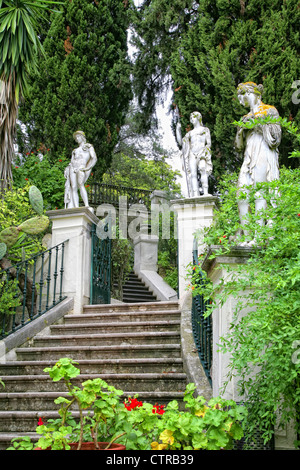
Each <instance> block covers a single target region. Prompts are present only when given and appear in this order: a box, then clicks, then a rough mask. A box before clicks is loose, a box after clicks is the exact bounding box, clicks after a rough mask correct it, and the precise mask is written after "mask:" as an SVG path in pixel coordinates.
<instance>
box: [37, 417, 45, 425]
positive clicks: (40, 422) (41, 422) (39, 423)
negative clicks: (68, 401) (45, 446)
mask: <svg viewBox="0 0 300 470" xmlns="http://www.w3.org/2000/svg"><path fill="white" fill-rule="evenodd" d="M43 424H44V423H43V420H42V418H41V417H39V421H38V426H42V425H43Z"/></svg>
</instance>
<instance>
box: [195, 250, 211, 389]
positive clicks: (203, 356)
mask: <svg viewBox="0 0 300 470" xmlns="http://www.w3.org/2000/svg"><path fill="white" fill-rule="evenodd" d="M193 264H198V250H194V251H193ZM197 282H198V283H199V285H201V284H202V283H203V282H205V281H204V279H203V277H202V276H201V273H200V274H199V278H198V280H197ZM206 309H207V301H205V300H204V298H203V296H202V295H196V296H195V297H193V302H192V330H193V336H194V341H195V345H196V348H197V351H198V354H199V358H200V361H201V364H202V366H203V369H204V372H205V374H206V376H207V379H208V381H209V383H210V384H211V385H212V377H211V367H212V333H213V330H212V318H211V315H209V316H207V317H205V312H206Z"/></svg>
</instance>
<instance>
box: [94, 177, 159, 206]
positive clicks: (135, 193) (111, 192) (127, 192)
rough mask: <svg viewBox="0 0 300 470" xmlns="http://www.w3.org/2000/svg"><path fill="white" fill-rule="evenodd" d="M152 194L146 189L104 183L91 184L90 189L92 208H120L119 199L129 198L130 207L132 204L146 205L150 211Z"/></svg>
mask: <svg viewBox="0 0 300 470" xmlns="http://www.w3.org/2000/svg"><path fill="white" fill-rule="evenodd" d="M151 193H152V191H148V190H146V189H138V188H130V187H127V186H116V185H113V184H104V183H91V184H90V187H89V204H90V205H91V206H92V207H97V206H99V205H100V204H112V205H113V206H114V207H118V205H119V197H120V196H127V203H128V205H129V206H131V205H132V204H144V205H145V206H146V207H147V209H150V205H151V200H150V195H151Z"/></svg>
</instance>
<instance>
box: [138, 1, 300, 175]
mask: <svg viewBox="0 0 300 470" xmlns="http://www.w3.org/2000/svg"><path fill="white" fill-rule="evenodd" d="M299 18H300V11H299V5H298V1H297V0H286V1H284V2H282V1H281V0H275V1H273V0H266V1H264V2H259V1H257V0H248V1H247V2H245V1H242V0H233V1H230V2H229V1H227V0H202V1H201V2H200V1H198V2H196V1H194V2H188V1H186V0H178V1H176V2H169V1H168V0H165V1H163V2H159V1H157V0H148V1H144V2H143V3H142V6H141V8H140V11H139V17H138V21H137V22H136V25H135V27H136V31H137V35H138V39H137V40H136V41H135V44H136V47H137V48H138V50H137V53H136V61H135V69H136V77H137V80H138V82H139V83H138V84H137V85H136V89H137V92H138V91H139V96H140V99H141V102H142V103H144V104H145V106H146V104H147V103H148V102H149V103H150V102H151V103H152V106H149V105H147V106H148V109H149V111H150V114H148V116H147V117H148V119H149V121H150V122H151V113H152V112H153V110H154V105H153V99H154V96H155V95H157V94H158V93H159V92H160V91H162V89H163V84H164V83H165V81H166V80H167V79H168V77H170V79H171V83H172V85H173V90H174V93H173V104H176V105H177V106H178V108H179V112H180V115H181V120H182V127H183V128H186V129H188V128H189V116H190V113H191V112H193V111H195V110H198V111H200V112H201V113H202V116H203V122H204V123H205V125H206V126H208V127H209V129H210V131H211V137H212V158H213V165H214V172H213V176H214V177H215V178H219V177H220V176H221V175H222V174H223V173H224V171H225V170H229V171H235V170H237V169H238V168H239V166H240V164H241V161H240V159H239V155H237V154H235V152H234V150H233V141H234V135H235V129H234V127H233V126H231V123H232V122H233V121H234V120H236V119H237V118H239V117H240V116H242V115H243V114H245V110H244V108H242V107H241V105H240V104H239V102H238V100H237V96H236V87H237V85H238V84H239V83H240V82H245V81H254V82H256V83H262V84H263V86H264V95H263V101H264V102H265V103H267V104H271V105H274V106H275V107H276V108H277V109H278V111H279V114H280V115H281V116H282V117H286V118H288V119H292V120H293V121H294V122H295V123H296V124H299V121H300V114H299V103H298V102H297V101H298V100H293V99H292V95H293V93H294V92H295V90H293V88H292V86H293V84H294V83H295V81H296V80H297V79H298V78H299V76H300V65H299V64H300V62H299V50H300V47H299V46H300V42H299V32H298V29H299V28H298V23H299ZM139 21H140V22H139ZM184 23H185V26H184ZM172 38H174V40H173V41H172ZM164 44H165V45H166V47H164ZM143 69H145V74H144V75H143V73H142V70H143ZM169 82H170V80H169ZM151 100H152V101H151ZM145 118H146V116H145ZM176 119H177V118H176V117H175V113H174V121H175V120H176ZM292 149H293V142H292V140H291V138H290V136H289V135H288V134H285V135H284V138H283V140H282V144H281V146H280V164H284V165H286V166H291V167H297V166H298V165H299V161H298V160H290V159H289V154H290V152H291V151H292Z"/></svg>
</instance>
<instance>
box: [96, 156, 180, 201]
mask: <svg viewBox="0 0 300 470" xmlns="http://www.w3.org/2000/svg"><path fill="white" fill-rule="evenodd" d="M178 175H179V172H178V171H176V170H175V171H174V170H173V169H172V168H171V166H170V164H169V163H167V161H166V157H161V159H159V160H158V159H156V160H154V159H148V158H146V157H145V156H144V155H140V157H139V158H131V157H128V156H127V155H124V154H123V153H117V154H114V156H113V159H112V164H111V167H110V168H109V169H108V170H107V171H106V173H104V175H103V179H102V182H103V183H106V184H115V185H117V186H118V185H119V186H128V187H130V188H140V189H147V190H153V191H154V190H155V189H160V190H164V191H166V192H167V193H168V194H169V195H170V196H171V195H173V196H175V195H178V194H180V185H179V184H178V182H177V181H176V177H177V176H178Z"/></svg>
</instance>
